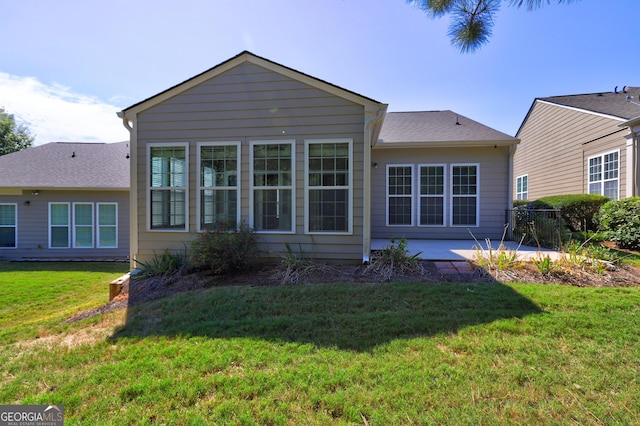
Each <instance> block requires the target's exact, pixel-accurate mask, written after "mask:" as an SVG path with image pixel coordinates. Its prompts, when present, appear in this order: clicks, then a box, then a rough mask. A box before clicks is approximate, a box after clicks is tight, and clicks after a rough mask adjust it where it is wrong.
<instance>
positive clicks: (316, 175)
mask: <svg viewBox="0 0 640 426" xmlns="http://www.w3.org/2000/svg"><path fill="white" fill-rule="evenodd" d="M349 155H350V147H349V143H346V142H335V143H334V142H326V143H311V144H309V145H308V164H307V172H308V185H309V188H310V189H309V192H308V194H309V196H308V202H309V206H308V212H309V232H347V231H348V230H349V173H350V170H349V160H350V159H349Z"/></svg>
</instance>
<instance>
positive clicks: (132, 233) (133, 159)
mask: <svg viewBox="0 0 640 426" xmlns="http://www.w3.org/2000/svg"><path fill="white" fill-rule="evenodd" d="M117 115H118V117H120V118H121V119H122V125H123V126H124V128H125V129H127V130H128V131H129V149H130V150H131V151H130V153H129V157H130V160H129V218H130V219H129V267H130V268H131V269H135V267H136V266H137V264H136V261H135V259H137V258H138V214H137V211H138V186H137V184H136V182H138V178H137V176H138V132H137V131H136V129H135V124H134V123H135V120H136V118H137V117H134V118H133V119H131V118H129V117H127V114H126V113H125V112H124V111H120V112H118V113H117Z"/></svg>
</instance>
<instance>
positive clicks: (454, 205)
mask: <svg viewBox="0 0 640 426" xmlns="http://www.w3.org/2000/svg"><path fill="white" fill-rule="evenodd" d="M478 169H479V166H478V165H477V164H452V165H451V224H452V225H453V226H477V225H478V212H479V202H478V201H479V200H478V194H479V192H480V191H479V190H478V187H479V179H478V178H479V176H478V171H479V170H478Z"/></svg>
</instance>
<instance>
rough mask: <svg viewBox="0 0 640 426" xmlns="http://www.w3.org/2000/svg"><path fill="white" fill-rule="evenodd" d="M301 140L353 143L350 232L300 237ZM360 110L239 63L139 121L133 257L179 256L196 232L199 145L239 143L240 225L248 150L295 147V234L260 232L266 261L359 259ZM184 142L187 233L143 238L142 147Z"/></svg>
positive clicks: (245, 209) (245, 212)
mask: <svg viewBox="0 0 640 426" xmlns="http://www.w3.org/2000/svg"><path fill="white" fill-rule="evenodd" d="M307 139H351V140H353V157H354V158H353V168H354V178H353V182H354V184H353V192H352V196H353V202H354V207H353V221H354V226H353V233H352V234H351V235H318V234H315V235H309V234H305V232H304V231H305V230H304V211H305V207H304V197H305V188H304V173H305V165H304V158H305V155H304V149H305V148H304V146H305V145H304V144H305V140H307ZM363 139H364V108H363V106H361V105H358V104H355V103H352V102H350V101H347V100H345V99H342V98H340V97H336V96H334V95H331V94H329V93H326V92H324V91H321V90H318V89H316V88H314V87H311V86H309V85H306V84H303V83H301V82H299V81H296V80H293V79H290V78H288V77H285V76H282V75H280V74H278V73H275V72H272V71H270V70H267V69H265V68H262V67H259V66H256V65H254V64H250V63H245V64H242V65H239V66H237V67H235V68H233V69H231V70H229V71H227V72H225V73H223V74H220V75H218V76H216V77H214V78H212V79H210V80H208V81H205V82H203V83H201V84H199V85H197V86H195V87H193V88H191V89H189V90H186V91H184V92H182V93H181V94H179V95H177V96H175V97H173V98H171V99H169V100H167V101H165V102H163V103H161V104H159V105H156V106H154V107H152V108H149V109H148V110H145V111H143V112H141V113H139V114H138V119H137V140H138V147H137V158H138V162H137V166H138V176H137V177H136V179H135V180H134V184H135V185H137V188H138V200H137V201H138V210H137V215H138V238H139V239H138V244H139V245H138V253H137V255H136V256H137V258H138V259H140V260H142V259H148V258H150V257H152V256H153V255H154V253H158V254H159V253H161V252H162V251H164V250H165V249H169V250H184V249H185V244H188V242H189V241H191V240H192V239H193V238H194V237H195V236H196V235H197V232H198V223H197V212H196V210H197V205H198V204H197V196H198V194H197V183H198V182H197V180H196V179H197V167H198V165H197V164H196V162H197V150H198V143H199V142H216V141H239V142H240V144H241V146H240V150H241V151H240V154H241V159H242V161H241V166H240V168H241V178H240V200H241V203H240V206H241V208H240V210H241V220H242V221H244V222H245V223H248V222H249V214H250V205H249V202H250V193H249V191H250V170H251V168H250V164H249V155H250V143H251V142H252V141H265V140H273V141H288V140H294V141H295V149H294V151H295V177H296V180H295V187H294V195H295V211H294V215H295V229H294V231H295V232H294V233H283V234H273V233H269V234H266V233H261V234H259V246H260V249H261V250H262V251H263V255H264V256H265V257H275V256H277V255H281V254H284V253H285V251H286V248H285V243H289V244H291V246H292V247H294V248H295V249H296V250H297V249H298V247H299V244H300V245H301V246H302V249H303V250H304V251H305V252H307V253H313V256H314V257H315V258H316V259H327V260H331V259H336V260H337V259H340V260H344V259H352V260H361V259H362V238H363V232H362V225H363V223H362V216H363V197H362V193H363V190H364V188H363V172H362V169H363V167H364V164H363V158H364V141H363ZM179 142H188V144H189V176H188V208H189V212H188V221H189V229H188V232H163V231H149V230H148V229H147V228H148V224H147V215H148V211H147V157H146V156H147V144H148V143H166V144H167V145H171V144H172V143H179Z"/></svg>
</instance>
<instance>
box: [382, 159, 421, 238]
mask: <svg viewBox="0 0 640 426" xmlns="http://www.w3.org/2000/svg"><path fill="white" fill-rule="evenodd" d="M392 167H409V168H411V195H409V196H406V195H393V196H392V195H391V194H389V169H390V168H392ZM415 177H416V176H415V167H414V165H413V164H387V170H386V175H385V187H386V188H385V189H386V202H385V217H386V224H387V226H388V227H393V228H395V227H403V226H404V227H407V226H414V223H415V220H414V218H415V208H416V206H415V186H416V185H415V182H416V179H415ZM392 197H393V198H410V199H411V223H400V224H395V223H394V224H390V223H389V200H390V199H391V198H392Z"/></svg>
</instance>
